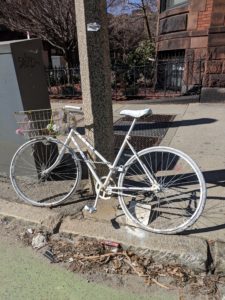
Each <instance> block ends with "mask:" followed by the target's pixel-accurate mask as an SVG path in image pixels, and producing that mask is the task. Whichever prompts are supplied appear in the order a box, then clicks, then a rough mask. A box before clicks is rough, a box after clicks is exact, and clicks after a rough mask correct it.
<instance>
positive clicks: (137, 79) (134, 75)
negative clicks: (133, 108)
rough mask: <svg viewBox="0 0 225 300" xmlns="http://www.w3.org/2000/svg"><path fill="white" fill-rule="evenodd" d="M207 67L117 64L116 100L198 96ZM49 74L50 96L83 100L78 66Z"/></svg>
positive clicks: (200, 64) (114, 72)
mask: <svg viewBox="0 0 225 300" xmlns="http://www.w3.org/2000/svg"><path fill="white" fill-rule="evenodd" d="M207 68H208V63H207ZM207 68H206V61H204V60H193V59H188V60H187V59H186V60H184V59H177V60H175V59H169V60H156V61H153V62H150V63H148V64H145V65H141V66H136V65H135V66H126V65H114V66H112V72H111V84H112V95H113V99H115V100H120V99H140V98H160V97H167V96H175V95H197V94H200V92H201V87H202V84H203V81H204V78H205V73H206V70H207ZM214 68H215V67H214ZM214 72H215V70H214ZM46 74H47V81H48V88H49V94H50V95H51V96H53V97H54V96H55V97H78V98H81V97H82V89H81V80H80V69H79V67H74V68H69V69H68V68H54V69H46Z"/></svg>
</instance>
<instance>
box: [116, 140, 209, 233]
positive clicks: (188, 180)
mask: <svg viewBox="0 0 225 300" xmlns="http://www.w3.org/2000/svg"><path fill="white" fill-rule="evenodd" d="M137 155H138V157H139V159H140V160H141V161H142V162H143V163H144V165H145V166H146V167H148V168H149V170H150V172H151V174H153V176H154V178H155V179H156V181H157V183H158V184H159V186H160V188H159V190H158V191H150V192H146V190H145V191H144V189H146V188H147V189H148V188H149V187H151V186H152V184H151V183H150V180H149V179H148V178H147V177H148V176H147V175H146V172H144V171H143V169H142V168H141V166H140V163H139V162H138V160H137V158H136V156H132V157H131V158H130V159H129V160H128V161H127V162H126V163H125V165H124V167H123V169H124V170H123V172H122V173H121V174H120V176H119V179H118V186H119V188H123V189H124V191H121V189H119V192H118V193H119V195H118V197H119V202H120V205H121V208H122V209H123V211H124V214H125V215H126V217H127V218H128V219H130V220H131V221H132V222H134V223H135V224H137V225H138V226H140V227H141V228H143V229H145V230H148V231H151V232H154V233H161V234H176V233H179V232H182V231H184V230H185V229H187V228H188V227H189V226H191V225H193V224H194V223H195V222H196V220H197V219H198V218H199V216H200V215H201V213H202V211H203V209H204V206H205V201H206V185H205V180H204V177H203V175H202V173H201V171H200V169H199V167H198V166H197V165H196V163H195V162H194V161H193V160H192V159H191V158H190V157H189V156H188V155H186V154H185V153H183V152H181V151H179V150H176V149H174V148H170V147H161V146H157V147H152V148H147V149H144V150H142V151H140V152H138V154H137ZM170 159H171V161H170V162H169V160H170ZM184 167H187V170H186V169H184ZM129 187H130V188H131V189H132V187H134V188H135V187H136V188H137V187H138V188H139V187H140V190H137V191H132V190H130V191H129V189H128V188H129ZM126 189H127V190H126ZM182 192H183V194H182ZM166 193H167V194H168V196H167V197H166ZM173 196H174V200H173V199H172V197H173ZM132 201H133V202H132ZM176 205H177V206H178V205H179V206H178V208H177V207H176ZM181 213H184V215H183V216H182V215H181ZM170 214H171V215H170ZM176 217H177V218H176ZM175 218H176V219H177V221H179V222H178V224H176V225H172V221H175Z"/></svg>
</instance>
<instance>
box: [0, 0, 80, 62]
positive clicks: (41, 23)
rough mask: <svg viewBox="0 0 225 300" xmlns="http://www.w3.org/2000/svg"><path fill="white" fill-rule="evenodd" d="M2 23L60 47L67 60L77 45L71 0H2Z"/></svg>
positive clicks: (0, 4) (0, 12)
mask: <svg viewBox="0 0 225 300" xmlns="http://www.w3.org/2000/svg"><path fill="white" fill-rule="evenodd" d="M0 19H1V23H2V24H3V25H5V26H6V27H8V28H9V29H10V30H13V31H19V32H23V33H26V32H27V31H29V32H30V34H31V36H35V37H40V38H42V39H43V40H44V41H47V42H48V43H49V44H51V45H52V46H53V47H55V48H58V49H60V50H61V51H62V52H63V54H64V56H65V58H66V60H67V61H68V62H69V59H70V56H71V55H72V54H71V53H72V52H73V51H74V50H75V49H76V48H77V38H76V23H75V11H74V0H63V1H61V0H38V1H32V0H1V1H0Z"/></svg>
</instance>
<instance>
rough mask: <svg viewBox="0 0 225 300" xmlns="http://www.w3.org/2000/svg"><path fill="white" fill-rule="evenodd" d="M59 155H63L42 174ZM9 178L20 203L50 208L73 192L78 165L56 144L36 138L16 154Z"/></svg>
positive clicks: (62, 146)
mask: <svg viewBox="0 0 225 300" xmlns="http://www.w3.org/2000/svg"><path fill="white" fill-rule="evenodd" d="M61 151H63V155H62V157H61V159H60V160H59V161H58V163H57V165H56V166H55V168H54V169H53V170H51V171H49V172H47V173H46V174H44V173H43V171H45V170H47V169H48V168H50V167H51V165H53V163H54V162H55V161H56V159H57V158H58V156H59V153H61ZM10 178H11V182H12V185H13V187H14V189H15V191H16V193H17V194H18V196H19V197H20V198H21V199H22V200H24V201H26V202H28V203H30V204H32V205H36V206H54V205H57V204H59V203H62V202H63V201H65V200H66V199H67V198H68V197H69V196H70V195H71V194H72V193H73V192H74V191H75V190H76V188H77V186H78V183H79V181H80V178H81V167H80V161H79V160H78V159H77V156H76V154H75V152H74V151H73V150H72V149H71V148H69V147H67V146H64V145H63V143H62V142H60V141H59V140H56V139H53V138H50V137H47V138H39V139H35V140H31V141H29V142H27V143H25V144H24V145H22V146H21V147H20V148H19V149H18V150H17V152H16V153H15V155H14V157H13V159H12V162H11V166H10Z"/></svg>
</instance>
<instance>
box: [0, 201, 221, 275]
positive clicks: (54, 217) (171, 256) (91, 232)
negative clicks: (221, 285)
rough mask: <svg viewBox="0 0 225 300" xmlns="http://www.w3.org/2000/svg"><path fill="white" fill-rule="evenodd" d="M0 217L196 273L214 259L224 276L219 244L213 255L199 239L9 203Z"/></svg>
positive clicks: (2, 203) (0, 204)
mask: <svg viewBox="0 0 225 300" xmlns="http://www.w3.org/2000/svg"><path fill="white" fill-rule="evenodd" d="M0 215H2V216H7V217H13V218H16V219H19V220H22V221H26V222H31V223H35V224H38V225H42V226H46V227H48V229H49V228H50V230H51V231H53V229H54V228H55V227H56V226H57V225H59V223H60V226H59V227H58V231H59V232H61V233H70V234H73V235H80V236H86V237H94V238H97V239H104V240H106V239H107V240H113V241H117V242H119V243H121V244H122V246H123V247H124V249H127V250H130V251H133V252H135V253H137V254H139V255H145V256H151V257H152V258H153V260H154V261H156V262H159V263H166V264H168V263H170V264H181V265H183V266H187V267H189V268H191V269H192V270H194V271H197V272H206V271H208V270H209V269H210V267H211V264H212V261H211V259H209V257H210V258H211V256H214V260H215V266H216V268H217V269H218V273H220V274H221V273H225V257H224V254H223V253H225V251H224V250H225V243H219V242H216V243H215V244H214V245H213V249H212V250H211V253H212V255H211V254H209V247H208V243H207V241H206V240H203V239H200V238H196V237H187V236H182V235H173V236H164V235H156V234H152V233H149V232H146V231H144V230H142V229H139V228H135V227H130V226H120V228H119V229H115V228H113V226H112V224H111V223H110V222H108V221H106V222H104V220H103V221H101V222H99V221H98V220H96V219H85V218H82V219H81V220H79V219H71V218H70V217H65V218H64V219H62V215H60V214H59V213H56V212H54V211H53V210H51V209H49V208H39V207H33V206H29V205H26V204H21V203H12V202H8V201H6V200H0ZM53 227H54V228H53ZM221 244H222V246H221ZM211 247H212V245H211ZM209 264H210V265H209Z"/></svg>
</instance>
